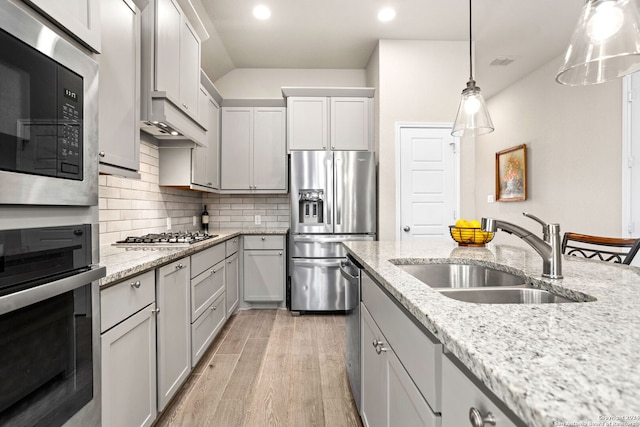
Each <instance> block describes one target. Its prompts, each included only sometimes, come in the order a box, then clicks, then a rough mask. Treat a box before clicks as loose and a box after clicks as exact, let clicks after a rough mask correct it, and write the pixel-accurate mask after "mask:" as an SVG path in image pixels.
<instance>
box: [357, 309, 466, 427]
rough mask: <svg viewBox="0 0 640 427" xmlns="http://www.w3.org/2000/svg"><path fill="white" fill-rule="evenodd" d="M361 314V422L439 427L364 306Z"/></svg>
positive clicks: (373, 425)
mask: <svg viewBox="0 0 640 427" xmlns="http://www.w3.org/2000/svg"><path fill="white" fill-rule="evenodd" d="M361 316H362V372H363V375H362V385H363V387H362V414H361V415H362V421H363V423H364V425H365V426H366V427H377V426H385V427H394V426H425V427H436V426H440V418H439V417H438V416H436V415H435V414H434V413H433V412H432V411H431V408H430V407H429V405H428V404H427V402H426V401H425V400H424V397H423V396H422V394H420V390H418V388H417V387H416V385H415V384H414V383H413V381H412V379H411V377H410V376H409V374H408V373H407V371H406V370H405V369H404V367H403V366H402V364H401V363H400V361H399V360H398V357H397V356H396V354H395V353H394V351H393V349H392V348H391V346H390V345H389V344H388V342H387V340H386V338H385V337H384V335H383V334H382V332H380V329H378V326H377V325H376V323H375V321H374V320H373V318H372V317H371V315H370V314H369V311H368V310H367V308H366V306H364V305H363V307H362V311H361ZM461 425H464V424H459V426H461Z"/></svg>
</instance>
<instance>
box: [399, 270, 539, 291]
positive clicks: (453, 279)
mask: <svg viewBox="0 0 640 427" xmlns="http://www.w3.org/2000/svg"><path fill="white" fill-rule="evenodd" d="M396 266H397V267H398V268H401V269H403V270H404V271H406V272H407V273H409V274H411V275H412V276H413V277H415V278H416V279H418V280H420V281H422V282H424V283H425V284H427V285H429V286H431V287H432V288H477V287H485V286H518V285H522V286H524V285H525V283H526V281H525V278H524V277H521V276H518V275H516V274H511V273H507V272H506V271H501V270H496V269H494V268H490V267H485V266H482V265H475V264H396Z"/></svg>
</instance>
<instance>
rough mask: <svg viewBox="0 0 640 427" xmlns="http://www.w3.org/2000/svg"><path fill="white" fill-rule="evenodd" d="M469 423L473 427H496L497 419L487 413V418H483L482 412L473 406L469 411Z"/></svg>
mask: <svg viewBox="0 0 640 427" xmlns="http://www.w3.org/2000/svg"><path fill="white" fill-rule="evenodd" d="M469 421H471V426H472V427H484V426H494V425H496V418H495V417H494V416H493V414H492V413H491V412H487V416H486V417H482V414H481V413H480V411H478V410H477V409H476V408H474V407H473V406H472V407H471V408H470V409H469Z"/></svg>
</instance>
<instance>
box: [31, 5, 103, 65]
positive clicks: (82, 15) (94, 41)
mask: <svg viewBox="0 0 640 427" xmlns="http://www.w3.org/2000/svg"><path fill="white" fill-rule="evenodd" d="M24 1H25V3H28V4H30V5H32V6H33V7H35V8H36V9H38V11H39V12H41V13H42V14H44V15H46V16H47V17H48V18H49V19H51V20H52V21H53V22H55V23H56V24H58V26H60V27H61V28H62V29H63V30H65V31H66V32H67V33H69V34H71V35H72V36H73V37H75V38H76V39H77V40H78V41H79V42H80V43H82V44H84V45H85V46H87V47H88V48H89V49H91V50H93V51H94V52H97V53H100V52H101V51H102V48H101V42H100V13H101V12H100V7H101V3H103V2H101V0H55V1H52V0H24Z"/></svg>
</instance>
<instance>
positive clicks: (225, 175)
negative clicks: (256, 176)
mask: <svg viewBox="0 0 640 427" xmlns="http://www.w3.org/2000/svg"><path fill="white" fill-rule="evenodd" d="M252 140H253V108H251V107H223V108H222V138H221V144H222V158H223V159H224V161H223V162H221V165H220V171H221V173H220V187H221V188H222V189H223V190H248V189H250V188H251V187H250V185H251V183H252V178H253V177H252V176H251V171H252V169H253V161H252V156H251V155H250V153H251V141H252Z"/></svg>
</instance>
